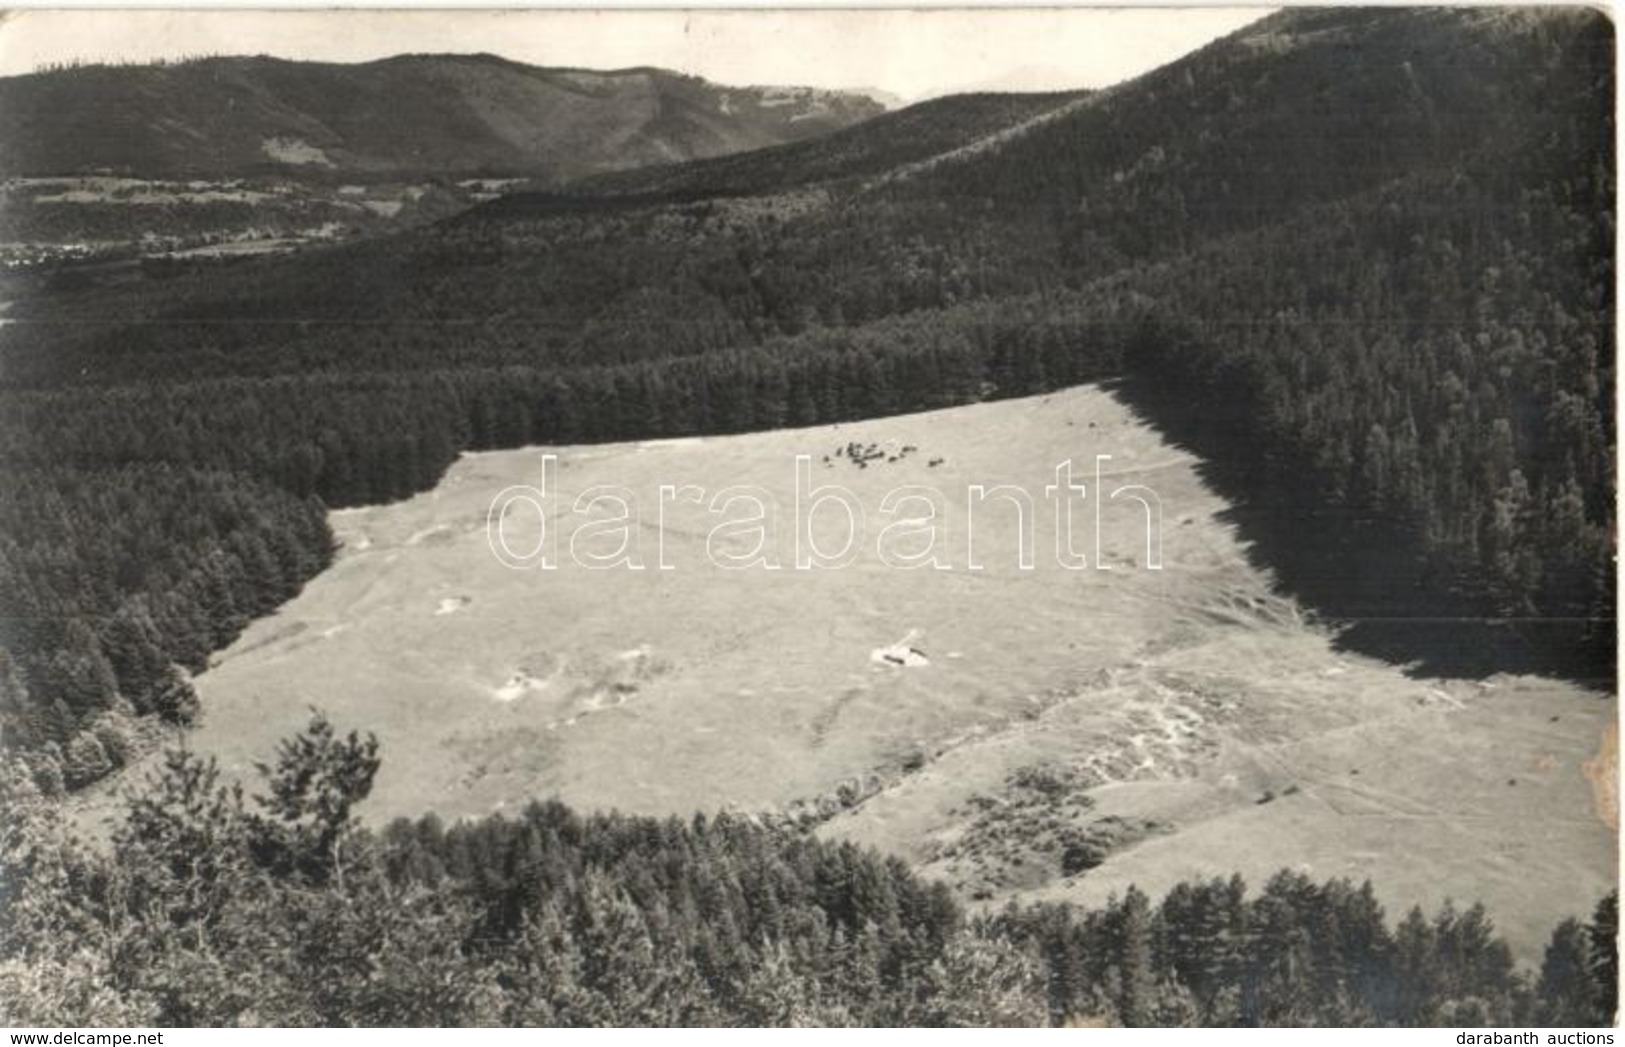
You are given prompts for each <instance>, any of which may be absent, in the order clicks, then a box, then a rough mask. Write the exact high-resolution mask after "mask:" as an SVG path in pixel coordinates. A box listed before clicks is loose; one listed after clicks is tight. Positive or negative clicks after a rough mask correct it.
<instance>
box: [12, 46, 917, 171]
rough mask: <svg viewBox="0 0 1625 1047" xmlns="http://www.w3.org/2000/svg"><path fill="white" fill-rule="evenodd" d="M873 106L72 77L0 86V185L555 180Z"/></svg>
mask: <svg viewBox="0 0 1625 1047" xmlns="http://www.w3.org/2000/svg"><path fill="white" fill-rule="evenodd" d="M884 108H885V107H884V106H882V105H881V104H880V103H878V102H876V101H875V100H873V99H872V98H870V97H868V96H865V95H861V94H855V93H849V92H838V91H825V90H817V89H811V88H799V87H783V88H776V87H725V86H721V85H717V84H711V83H708V82H706V81H704V80H702V79H700V78H698V77H692V76H684V75H682V74H678V73H672V72H668V71H666V70H660V69H649V68H637V69H622V70H613V71H604V72H599V71H593V70H584V69H549V68H540V67H535V66H527V65H524V64H522V63H519V62H513V61H509V60H507V59H503V58H498V57H496V56H494V55H402V56H397V57H394V58H388V59H382V60H379V61H373V62H365V63H359V64H354V65H340V64H331V63H320V62H294V61H285V60H280V59H274V58H268V57H251V58H237V57H221V58H204V59H197V60H192V61H184V62H177V63H165V64H158V65H145V66H102V65H89V66H78V67H67V68H60V69H53V70H49V71H45V72H40V73H34V74H29V75H24V76H14V77H5V78H0V140H4V141H5V143H6V150H5V154H4V158H3V160H0V173H4V174H6V175H33V176H40V175H62V174H73V173H90V172H103V173H119V174H134V175H140V176H145V177H163V176H194V177H220V176H238V177H241V176H246V175H254V174H265V173H298V174H300V175H303V176H307V177H308V176H312V175H314V176H319V177H326V178H350V179H362V180H367V179H371V180H378V179H386V178H397V179H398V178H401V177H427V176H438V177H445V176H454V177H458V176H460V177H475V176H484V177H504V176H506V177H533V178H538V179H541V180H544V181H557V180H563V179H568V178H576V177H580V176H583V175H587V174H593V173H597V172H601V171H606V170H613V169H616V168H622V167H631V166H636V165H640V164H648V163H657V162H669V161H673V160H687V159H696V158H700V157H708V156H716V155H719V154H722V153H728V152H735V151H739V150H746V149H756V148H760V147H763V146H768V145H774V144H777V143H780V142H788V141H794V140H796V139H799V138H804V137H809V136H813V135H818V134H823V133H827V132H829V131H832V130H836V129H838V128H841V127H845V126H847V125H848V124H851V123H854V122H856V121H859V120H863V119H866V118H868V117H871V116H875V115H877V114H879V113H881V112H884Z"/></svg>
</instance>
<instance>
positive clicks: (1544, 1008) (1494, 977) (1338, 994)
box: [993, 871, 1618, 1027]
mask: <svg viewBox="0 0 1625 1047" xmlns="http://www.w3.org/2000/svg"><path fill="white" fill-rule="evenodd" d="M1616 904H1617V896H1616V895H1614V894H1610V895H1609V896H1608V897H1606V898H1605V899H1603V900H1602V901H1601V902H1599V903H1598V905H1597V907H1596V910H1595V913H1594V918H1593V920H1592V922H1591V923H1590V924H1589V925H1584V926H1582V925H1581V924H1580V923H1579V922H1578V921H1575V920H1569V921H1565V922H1564V924H1563V925H1562V926H1560V927H1559V928H1558V929H1557V930H1556V931H1555V932H1554V934H1553V935H1552V938H1551V941H1550V943H1549V944H1548V946H1547V949H1546V953H1545V957H1544V961H1543V964H1542V966H1541V970H1540V974H1539V976H1538V978H1537V979H1536V980H1535V981H1534V982H1533V983H1531V982H1530V981H1529V980H1528V979H1527V978H1526V977H1525V976H1524V975H1522V974H1520V973H1519V972H1518V971H1516V970H1515V968H1514V964H1513V961H1512V956H1511V954H1510V952H1509V951H1508V949H1507V946H1506V943H1505V942H1503V941H1502V940H1500V938H1498V937H1497V936H1496V933H1495V928H1494V925H1493V923H1492V922H1491V920H1490V918H1489V915H1488V913H1486V912H1485V910H1484V907H1483V906H1482V905H1473V906H1471V907H1469V908H1467V909H1466V910H1458V909H1457V908H1456V907H1455V906H1454V905H1452V904H1450V903H1448V902H1447V903H1445V905H1444V906H1443V907H1442V908H1441V909H1440V910H1439V911H1438V912H1436V913H1435V914H1433V915H1432V916H1431V917H1429V916H1428V915H1427V914H1425V913H1424V912H1423V911H1422V910H1421V908H1420V907H1416V908H1412V909H1411V910H1410V911H1409V912H1407V913H1406V914H1405V917H1404V918H1403V919H1402V920H1400V921H1399V923H1398V924H1397V925H1394V926H1392V927H1390V926H1389V924H1388V922H1387V918H1386V916H1385V915H1384V912H1383V908H1382V906H1381V905H1380V904H1379V903H1378V901H1377V898H1376V895H1375V893H1374V892H1373V891H1372V887H1371V884H1370V882H1369V881H1367V882H1365V883H1362V884H1360V885H1358V886H1356V885H1354V884H1352V883H1350V882H1349V881H1347V880H1328V881H1326V882H1324V883H1319V884H1317V883H1315V882H1313V881H1312V880H1310V879H1309V878H1308V877H1306V876H1304V875H1302V874H1301V873H1293V872H1286V871H1283V872H1280V873H1277V874H1276V875H1275V876H1273V877H1271V878H1270V880H1269V882H1268V883H1266V884H1265V885H1264V889H1263V891H1262V892H1260V893H1259V894H1257V895H1256V896H1252V897H1249V896H1248V894H1247V887H1246V884H1245V883H1243V882H1242V879H1241V877H1239V876H1232V877H1231V878H1230V879H1228V880H1226V879H1213V880H1207V881H1192V882H1187V883H1182V884H1179V885H1177V886H1176V887H1174V888H1173V889H1172V890H1171V891H1169V892H1168V894H1167V895H1166V896H1165V897H1164V898H1163V899H1162V901H1161V903H1160V904H1153V902H1152V901H1151V899H1149V898H1148V897H1147V896H1146V895H1145V894H1144V893H1143V892H1141V891H1139V890H1138V889H1135V888H1132V887H1131V888H1130V889H1129V890H1128V891H1127V893H1126V894H1125V895H1124V896H1123V897H1122V898H1121V899H1115V900H1113V901H1112V902H1111V903H1109V904H1108V905H1106V906H1105V907H1104V908H1102V909H1099V910H1095V911H1079V910H1077V909H1075V908H1073V907H1071V906H1067V905H1053V904H1038V905H1033V906H1028V907H1025V908H1020V907H1015V906H1012V907H1010V908H1008V909H1006V910H1005V911H1004V912H1002V913H1000V914H999V915H998V916H997V917H996V918H995V919H994V921H993V926H994V928H995V929H996V933H997V934H998V935H999V936H1000V937H1002V938H1006V939H1010V940H1014V941H1019V942H1024V943H1030V944H1031V945H1032V946H1034V947H1035V948H1036V949H1037V950H1038V952H1039V954H1040V955H1041V956H1043V957H1044V960H1045V966H1046V969H1047V971H1048V974H1049V979H1048V989H1049V1000H1048V1005H1049V1009H1050V1015H1051V1018H1052V1020H1057V1021H1059V1020H1064V1019H1065V1018H1066V1017H1068V1016H1073V1015H1079V1014H1104V1015H1110V1016H1112V1017H1113V1018H1115V1019H1116V1020H1117V1021H1119V1022H1121V1023H1123V1024H1125V1025H1153V1026H1166V1025H1200V1026H1215V1025H1218V1026H1230V1025H1247V1026H1257V1025H1263V1026H1300V1025H1335V1026H1356V1027H1360V1026H1412V1027H1415V1026H1424V1027H1431V1026H1513V1025H1531V1024H1532V1025H1579V1026H1588V1025H1606V1024H1610V1023H1611V1022H1612V1019H1613V1014H1614V1007H1615V997H1616V993H1617V990H1616V982H1615V978H1614V971H1615V968H1614V966H1613V965H1614V964H1615V962H1616V960H1615V956H1616V951H1615V950H1616V942H1615V938H1616V935H1617V919H1618V918H1617V915H1616Z"/></svg>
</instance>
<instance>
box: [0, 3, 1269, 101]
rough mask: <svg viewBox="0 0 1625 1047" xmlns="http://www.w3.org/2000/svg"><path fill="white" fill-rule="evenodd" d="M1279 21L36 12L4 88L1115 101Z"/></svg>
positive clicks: (7, 69) (1185, 12)
mask: <svg viewBox="0 0 1625 1047" xmlns="http://www.w3.org/2000/svg"><path fill="white" fill-rule="evenodd" d="M1268 10H1269V9H1267V8H1259V7H1250V8H1189V7H1187V8H1177V9H1175V8H1130V9H1121V8H1120V9H1101V8H1094V9H1081V8H1039V9H1031V8H1029V9H1011V8H1003V9H982V10H965V9H958V10H954V9H947V10H941V9H939V10H931V11H919V10H915V11H896V10H892V11H885V10H845V11H833V10H806V9H803V10H788V11H782V10H781V11H759V10H758V11H751V10H734V11H717V10H711V11H681V10H642V11H629V10H597V11H580V10H578V11H517V10H507V11H503V10H496V11H492V10H483V11H475V10H461V11H445V10H440V11H430V10H416V11H412V10H407V11H401V10H392V11H380V10H374V11H355V10H351V11H344V12H334V13H329V12H322V11H276V12H269V11H252V10H237V11H229V10H228V11H220V10H215V11H198V10H193V11H186V10H179V11H177V10H170V11H129V10H75V11H21V12H13V13H11V14H10V15H9V17H7V18H6V19H5V21H4V22H3V23H0V75H11V74H16V73H27V72H32V71H34V70H35V69H36V68H37V67H38V66H40V65H41V64H43V63H48V62H57V61H63V60H66V59H73V58H78V59H83V60H87V61H105V60H113V59H126V60H147V59H151V58H156V57H178V56H182V55H196V54H270V55H276V56H279V57H286V58H307V59H315V60H321V61H339V62H353V61H366V60H368V59H372V58H381V57H384V56H387V55H392V54H400V53H403V52H425V51H429V52H468V53H473V52H480V51H488V52H491V53H493V54H500V55H503V56H506V57H508V58H513V59H517V60H519V61H522V62H531V63H534V64H537V65H571V66H583V67H588V68H594V69H610V68H618V67H624V66H634V65H655V66H661V67H664V68H668V69H678V70H682V71H683V72H688V73H694V74H697V75H699V76H703V77H706V78H707V79H709V80H714V81H717V82H719V83H725V84H737V85H746V84H808V85H813V86H820V87H873V88H880V89H882V90H885V91H889V92H892V93H894V94H896V95H899V96H901V97H903V98H905V99H916V98H921V97H927V96H931V95H936V94H942V93H945V92H950V91H957V90H964V89H967V88H971V89H974V88H980V87H994V88H1003V89H1008V90H1043V89H1052V88H1067V87H1103V86H1106V85H1108V84H1113V83H1117V82H1118V81H1121V80H1124V79H1127V78H1129V77H1131V76H1134V75H1135V74H1137V73H1141V72H1144V71H1145V70H1147V69H1151V68H1154V67H1156V66H1158V65H1161V64H1163V63H1165V62H1167V61H1169V60H1171V59H1173V58H1176V57H1178V56H1179V55H1181V54H1184V53H1186V52H1187V51H1190V50H1193V49H1194V48H1197V47H1200V46H1201V45H1202V44H1204V43H1207V42H1208V41H1209V40H1212V39H1213V38H1215V37H1218V36H1221V35H1223V34H1225V33H1228V32H1230V31H1231V30H1233V29H1235V28H1237V27H1239V26H1241V25H1244V24H1246V23H1247V22H1250V21H1253V20H1255V19H1257V18H1261V17H1263V16H1264V15H1265V14H1267V13H1268Z"/></svg>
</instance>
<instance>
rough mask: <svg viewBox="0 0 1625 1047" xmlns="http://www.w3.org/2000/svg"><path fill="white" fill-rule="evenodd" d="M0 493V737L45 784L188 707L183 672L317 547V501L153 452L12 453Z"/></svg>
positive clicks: (292, 582) (284, 593)
mask: <svg viewBox="0 0 1625 1047" xmlns="http://www.w3.org/2000/svg"><path fill="white" fill-rule="evenodd" d="M8 479H10V480H11V481H12V482H11V483H9V484H8V485H7V488H6V489H5V492H4V495H5V496H4V497H0V592H3V593H5V601H6V607H5V612H6V618H5V619H4V621H3V622H0V630H3V631H0V744H3V745H4V747H5V748H6V749H7V750H9V752H8V759H15V760H17V761H18V763H19V766H21V767H22V768H25V769H26V770H27V772H28V773H29V774H30V776H31V777H32V778H33V780H34V782H35V783H36V784H37V785H38V786H39V787H40V788H41V790H42V791H44V792H45V793H47V794H53V795H54V794H59V793H61V792H62V791H63V790H64V789H71V788H75V787H78V786H81V785H84V784H87V783H89V782H92V781H95V780H96V779H98V778H100V777H102V776H103V775H105V774H107V773H109V772H110V771H112V770H116V769H117V768H118V767H120V766H122V765H123V764H124V763H125V762H127V761H128V760H129V759H130V758H131V756H133V755H134V754H135V752H136V750H137V749H138V748H139V747H140V742H141V736H142V734H143V732H144V727H145V726H147V725H144V724H143V723H142V720H143V718H151V719H156V720H161V721H166V722H168V723H172V724H185V723H189V722H190V721H191V720H192V718H193V717H194V716H195V715H196V713H197V699H196V696H195V695H194V694H193V693H192V687H191V684H190V682H189V681H188V678H187V673H188V672H189V671H190V672H196V671H198V670H200V669H202V668H203V667H204V665H205V664H206V663H207V659H208V656H209V654H210V652H212V651H214V650H217V649H219V648H220V647H222V646H224V645H225V644H227V643H229V642H230V641H231V640H232V639H234V638H235V637H236V635H237V634H238V633H239V632H240V631H241V630H242V628H243V627H244V626H245V625H247V624H248V622H249V621H250V620H252V619H253V618H255V617H258V616H260V615H263V614H265V613H267V612H268V611H269V610H271V609H272V608H273V607H275V606H276V605H277V604H279V603H281V602H282V601H283V600H286V599H287V598H288V597H289V596H291V595H292V594H293V593H295V592H297V591H298V589H299V586H300V585H301V584H303V582H304V580H305V579H306V578H308V577H310V576H311V575H312V574H313V573H315V572H316V571H318V570H320V569H321V568H322V567H323V566H325V565H326V564H327V562H328V559H329V556H330V541H331V539H330V536H329V534H328V531H327V524H326V521H325V519H324V514H323V510H322V506H321V505H320V503H319V502H317V501H315V500H313V499H300V498H297V497H295V496H293V495H291V494H289V493H288V492H287V491H285V490H283V489H280V488H277V487H274V486H272V485H270V484H267V483H264V482H259V481H252V480H248V479H246V478H244V477H242V476H241V475H238V474H228V473H221V472H211V471H204V470H199V469H192V468H186V467H184V466H183V467H175V466H172V465H170V464H166V463H142V464H131V465H125V466H122V467H119V466H111V465H109V466H104V467H102V468H99V469H88V468H87V469H73V468H62V467H55V468H42V469H19V470H17V471H15V472H14V473H12V474H11V476H10V477H9V478H8Z"/></svg>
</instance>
